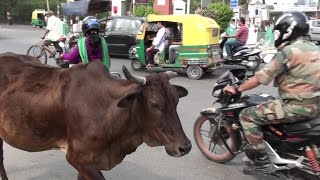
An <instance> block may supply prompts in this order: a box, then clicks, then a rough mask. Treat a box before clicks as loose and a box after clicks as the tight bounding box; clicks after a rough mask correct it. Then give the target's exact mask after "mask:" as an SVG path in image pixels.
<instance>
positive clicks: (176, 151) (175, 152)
mask: <svg viewBox="0 0 320 180" xmlns="http://www.w3.org/2000/svg"><path fill="white" fill-rule="evenodd" d="M191 148H192V145H191V142H190V140H189V139H188V140H187V142H186V143H184V144H182V145H178V146H177V145H176V144H174V143H173V144H168V145H165V149H166V151H167V153H168V154H169V155H170V156H173V157H181V156H184V155H186V154H188V153H189V152H190V150H191Z"/></svg>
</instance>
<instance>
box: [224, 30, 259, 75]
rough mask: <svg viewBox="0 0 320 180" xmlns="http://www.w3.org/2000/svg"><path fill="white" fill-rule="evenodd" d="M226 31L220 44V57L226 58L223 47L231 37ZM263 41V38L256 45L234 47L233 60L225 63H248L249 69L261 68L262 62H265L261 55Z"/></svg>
mask: <svg viewBox="0 0 320 180" xmlns="http://www.w3.org/2000/svg"><path fill="white" fill-rule="evenodd" d="M226 35H227V34H226V33H222V34H221V36H220V37H221V39H220V41H219V44H220V57H221V59H224V55H223V47H224V44H225V43H226V42H227V40H228V39H229V37H227V36H226ZM262 43H263V40H261V41H260V42H258V43H257V44H255V45H245V46H239V47H237V48H235V49H233V52H234V54H233V55H232V59H231V60H225V61H224V64H226V65H246V66H247V67H248V69H249V70H252V71H255V70H257V69H258V68H259V66H260V64H261V63H262V62H263V59H262V58H261V57H260V53H261V52H262V50H261V48H260V47H259V46H260V45H261V44H262Z"/></svg>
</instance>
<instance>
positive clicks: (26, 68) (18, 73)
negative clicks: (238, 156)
mask: <svg viewBox="0 0 320 180" xmlns="http://www.w3.org/2000/svg"><path fill="white" fill-rule="evenodd" d="M59 71H60V70H59V69H58V68H54V67H50V66H47V65H43V64H40V63H39V62H38V61H37V59H36V58H33V57H30V56H26V55H16V54H11V53H5V54H1V55H0V136H1V138H2V139H3V140H5V141H6V142H7V143H9V144H11V145H12V146H15V147H17V148H20V149H23V150H27V151H41V150H46V149H51V148H53V147H54V146H55V142H57V141H61V140H63V139H64V137H65V123H64V122H63V121H62V119H64V117H63V116H64V113H63V110H62V108H59V106H60V103H61V99H62V98H63V96H62V92H64V91H63V89H62V88H63V87H64V86H65V84H66V83H67V82H65V81H64V80H61V81H60V80H59V75H60V72H59Z"/></svg>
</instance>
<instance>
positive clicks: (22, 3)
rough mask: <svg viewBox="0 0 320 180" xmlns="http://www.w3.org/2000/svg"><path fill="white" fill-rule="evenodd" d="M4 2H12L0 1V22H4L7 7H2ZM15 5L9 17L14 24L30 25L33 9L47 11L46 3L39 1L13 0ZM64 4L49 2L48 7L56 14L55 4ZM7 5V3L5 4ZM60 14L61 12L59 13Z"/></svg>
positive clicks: (52, 0) (54, 1)
mask: <svg viewBox="0 0 320 180" xmlns="http://www.w3.org/2000/svg"><path fill="white" fill-rule="evenodd" d="M6 1H9V2H10V1H11V2H13V1H12V0H1V1H0V14H1V15H2V16H0V21H1V22H3V21H4V20H5V16H4V14H5V11H7V9H8V7H7V6H2V5H3V3H5V2H6ZM15 1H16V4H14V6H12V7H11V9H12V10H11V15H12V19H13V22H14V23H30V22H31V14H32V11H33V10H35V9H45V10H46V9H47V3H46V1H39V0H27V1H26V0H15ZM58 2H60V3H62V2H66V0H50V1H49V6H50V9H51V10H52V11H53V12H54V13H55V14H56V12H57V3H58ZM7 4H8V3H7ZM60 13H61V11H60Z"/></svg>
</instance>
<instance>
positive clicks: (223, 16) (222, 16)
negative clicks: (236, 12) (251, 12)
mask: <svg viewBox="0 0 320 180" xmlns="http://www.w3.org/2000/svg"><path fill="white" fill-rule="evenodd" d="M207 9H208V11H211V12H212V13H213V14H214V20H215V21H216V22H217V23H218V24H219V26H220V28H221V29H222V30H225V29H226V28H227V27H228V25H229V22H230V20H231V18H232V17H233V10H232V9H231V8H230V7H229V6H228V5H226V4H224V3H212V4H210V5H209V6H208V8H207Z"/></svg>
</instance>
